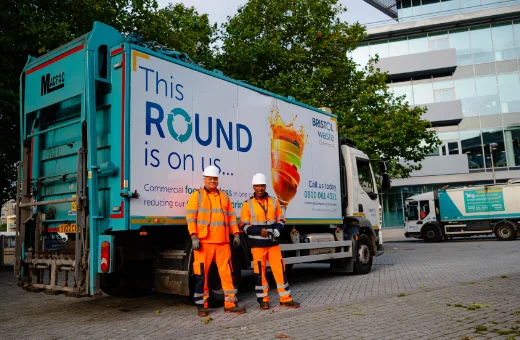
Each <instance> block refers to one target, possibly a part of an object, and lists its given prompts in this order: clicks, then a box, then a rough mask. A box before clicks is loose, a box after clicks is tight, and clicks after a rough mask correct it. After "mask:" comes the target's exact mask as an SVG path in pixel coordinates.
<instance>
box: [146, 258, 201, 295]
mask: <svg viewBox="0 0 520 340" xmlns="http://www.w3.org/2000/svg"><path fill="white" fill-rule="evenodd" d="M192 257H193V252H192V251H191V248H188V249H184V250H166V251H164V252H163V253H161V258H160V259H159V260H157V263H156V268H155V288H156V289H157V291H159V292H161V293H167V294H176V295H181V296H190V295H192V293H193V292H192V291H190V288H191V287H190V277H191V275H192V272H193V268H192V265H191V263H192Z"/></svg>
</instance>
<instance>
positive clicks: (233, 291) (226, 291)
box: [224, 289, 237, 294]
mask: <svg viewBox="0 0 520 340" xmlns="http://www.w3.org/2000/svg"><path fill="white" fill-rule="evenodd" d="M236 293H237V290H236V289H233V290H225V291H224V294H236Z"/></svg>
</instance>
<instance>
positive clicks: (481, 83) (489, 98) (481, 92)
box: [475, 75, 500, 115]
mask: <svg viewBox="0 0 520 340" xmlns="http://www.w3.org/2000/svg"><path fill="white" fill-rule="evenodd" d="M475 84H476V85H477V95H478V108H479V112H480V115H490V114H495V113H500V105H499V100H498V88H497V78H496V76H495V75H491V76H485V77H476V78H475Z"/></svg>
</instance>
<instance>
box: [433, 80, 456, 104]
mask: <svg viewBox="0 0 520 340" xmlns="http://www.w3.org/2000/svg"><path fill="white" fill-rule="evenodd" d="M449 78H450V79H449V80H444V81H435V79H434V82H433V97H434V100H435V102H436V103H440V102H449V101H452V100H455V91H454V89H453V80H451V77H449ZM443 79H444V78H443ZM437 80H439V78H438V79H437Z"/></svg>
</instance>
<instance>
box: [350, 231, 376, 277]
mask: <svg viewBox="0 0 520 340" xmlns="http://www.w3.org/2000/svg"><path fill="white" fill-rule="evenodd" d="M357 248H358V252H357V256H356V261H355V262H354V274H357V275H365V274H368V273H369V272H370V269H372V261H373V260H374V254H373V251H372V250H371V249H372V242H371V241H370V239H369V238H368V236H367V235H365V234H361V235H359V240H358V241H357Z"/></svg>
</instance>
